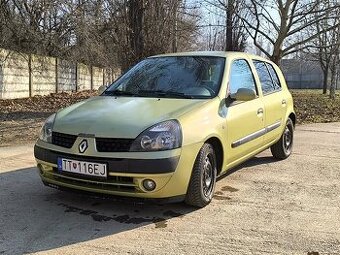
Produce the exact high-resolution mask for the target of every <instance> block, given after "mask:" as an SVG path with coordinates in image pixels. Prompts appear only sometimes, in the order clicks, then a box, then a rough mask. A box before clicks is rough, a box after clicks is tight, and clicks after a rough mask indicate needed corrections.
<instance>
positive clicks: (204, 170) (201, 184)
mask: <svg viewBox="0 0 340 255" xmlns="http://www.w3.org/2000/svg"><path fill="white" fill-rule="evenodd" d="M216 175H217V169H216V155H215V151H214V148H213V146H212V145H211V144H209V143H205V144H204V145H203V146H202V148H201V149H200V151H199V153H198V155H197V158H196V160H195V164H194V167H193V170H192V174H191V179H190V182H189V187H188V191H187V194H186V197H185V203H187V204H189V205H192V206H196V207H204V206H206V205H207V204H209V203H210V202H211V200H212V197H213V195H214V191H215V185H216Z"/></svg>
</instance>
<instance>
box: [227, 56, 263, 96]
mask: <svg viewBox="0 0 340 255" xmlns="http://www.w3.org/2000/svg"><path fill="white" fill-rule="evenodd" d="M239 88H248V89H253V90H254V91H255V92H256V94H257V89H256V84H255V80H254V77H253V73H252V71H251V69H250V66H249V64H248V62H247V61H246V60H244V59H239V60H235V61H234V62H233V63H232V65H231V73H230V79H229V93H231V94H234V93H236V92H237V90H238V89H239Z"/></svg>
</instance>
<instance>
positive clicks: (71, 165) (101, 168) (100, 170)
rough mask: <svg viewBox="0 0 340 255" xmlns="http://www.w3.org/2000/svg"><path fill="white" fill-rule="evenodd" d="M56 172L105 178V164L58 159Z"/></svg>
mask: <svg viewBox="0 0 340 255" xmlns="http://www.w3.org/2000/svg"><path fill="white" fill-rule="evenodd" d="M58 170H59V171H61V172H69V173H74V174H82V175H89V176H95V177H103V178H106V177H107V167H106V164H101V163H94V162H86V161H78V160H73V159H65V158H58Z"/></svg>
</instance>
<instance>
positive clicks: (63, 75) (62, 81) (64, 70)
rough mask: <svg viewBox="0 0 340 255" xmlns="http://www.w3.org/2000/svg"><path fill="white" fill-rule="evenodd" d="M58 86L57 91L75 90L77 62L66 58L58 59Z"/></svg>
mask: <svg viewBox="0 0 340 255" xmlns="http://www.w3.org/2000/svg"><path fill="white" fill-rule="evenodd" d="M57 64H58V70H57V73H58V87H57V92H62V91H76V89H77V64H75V63H72V62H70V61H67V60H59V59H58V63H57Z"/></svg>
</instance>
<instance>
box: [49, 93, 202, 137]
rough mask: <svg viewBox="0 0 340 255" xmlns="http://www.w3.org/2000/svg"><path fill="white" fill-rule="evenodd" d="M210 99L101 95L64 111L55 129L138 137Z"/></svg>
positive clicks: (76, 132)
mask: <svg viewBox="0 0 340 255" xmlns="http://www.w3.org/2000/svg"><path fill="white" fill-rule="evenodd" d="M207 101H208V100H198V99H174V98H147V97H109V96H98V97H92V98H89V99H87V100H85V101H83V102H80V103H77V104H74V105H72V106H70V107H67V108H65V109H63V110H60V111H59V112H58V113H57V115H56V118H55V121H54V125H53V131H55V132H60V133H66V134H73V135H78V134H88V135H95V136H96V137H114V138H136V137H137V136H138V135H139V134H140V133H141V132H142V131H143V130H145V129H147V128H148V127H150V126H152V125H154V124H157V123H159V122H161V121H164V120H169V119H176V118H178V117H179V116H180V115H182V114H184V113H186V112H188V111H190V110H191V109H193V108H195V107H199V106H200V105H202V104H204V103H206V102H207Z"/></svg>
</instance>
